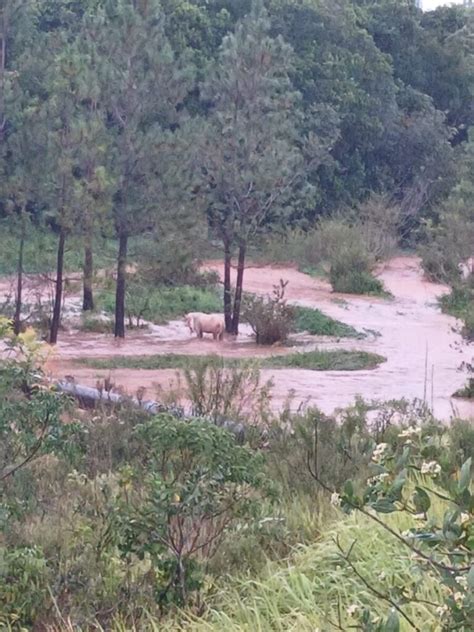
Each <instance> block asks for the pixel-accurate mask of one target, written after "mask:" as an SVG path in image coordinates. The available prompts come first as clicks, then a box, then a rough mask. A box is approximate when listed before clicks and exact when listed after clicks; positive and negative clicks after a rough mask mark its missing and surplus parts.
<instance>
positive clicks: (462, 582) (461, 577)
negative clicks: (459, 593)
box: [454, 575, 467, 590]
mask: <svg viewBox="0 0 474 632" xmlns="http://www.w3.org/2000/svg"><path fill="white" fill-rule="evenodd" d="M454 579H455V580H456V583H457V584H459V585H460V586H462V587H463V588H465V589H466V590H467V575H457V577H455V578H454Z"/></svg>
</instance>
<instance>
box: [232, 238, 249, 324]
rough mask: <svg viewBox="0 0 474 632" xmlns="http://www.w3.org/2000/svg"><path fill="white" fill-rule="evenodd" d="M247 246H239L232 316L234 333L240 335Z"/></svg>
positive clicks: (243, 244)
mask: <svg viewBox="0 0 474 632" xmlns="http://www.w3.org/2000/svg"><path fill="white" fill-rule="evenodd" d="M245 252H246V244H245V243H241V244H240V246H239V259H238V263H237V280H236V283H235V298H234V313H233V314H232V333H233V334H235V335H237V334H238V333H239V320H240V305H241V302H242V285H243V281H244V269H245Z"/></svg>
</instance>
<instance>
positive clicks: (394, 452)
mask: <svg viewBox="0 0 474 632" xmlns="http://www.w3.org/2000/svg"><path fill="white" fill-rule="evenodd" d="M399 437H400V438H401V439H402V441H400V442H399V444H398V445H397V446H396V448H392V446H391V445H390V444H388V443H386V442H381V443H379V444H377V445H376V446H375V447H374V450H373V454H372V466H371V476H370V477H369V478H368V480H367V481H366V485H364V486H363V487H362V489H360V488H359V487H358V486H356V485H354V484H353V483H352V482H351V481H347V482H346V483H345V484H344V487H343V489H342V490H341V493H340V494H338V493H336V492H334V493H333V494H332V501H333V502H334V504H336V505H340V506H341V507H342V509H343V510H344V511H346V512H352V511H357V512H360V513H362V514H363V515H364V516H366V517H367V518H370V519H371V520H372V521H374V523H376V524H378V525H379V526H382V527H383V528H384V529H385V530H386V531H387V533H388V534H390V536H391V537H392V538H394V539H395V540H397V541H399V542H401V543H403V545H404V546H405V547H406V549H408V550H409V551H411V553H412V554H413V559H414V561H415V564H416V567H417V574H418V575H419V577H420V581H419V582H417V583H416V584H414V585H412V586H410V587H409V588H408V587H407V588H405V589H404V590H402V591H401V592H400V586H397V585H392V586H390V585H388V586H386V587H385V588H384V589H383V590H382V591H381V590H377V589H374V588H370V586H371V584H370V583H369V578H367V577H364V576H363V575H362V574H361V573H360V571H359V570H358V563H357V561H356V560H354V558H353V556H352V545H349V546H347V547H346V548H345V549H343V547H341V546H340V545H339V549H340V552H341V559H342V560H343V562H344V563H345V564H347V565H348V566H349V568H350V569H352V571H353V572H354V574H355V575H356V577H357V578H358V579H359V580H360V581H361V585H364V586H366V587H367V586H369V589H370V590H371V591H372V592H373V593H374V594H375V596H376V597H377V598H379V599H380V600H381V601H382V602H383V603H389V604H391V605H392V606H393V607H394V610H392V613H391V614H390V615H389V621H390V619H391V620H393V624H392V625H397V626H399V623H398V622H399V619H400V618H402V619H404V620H405V621H406V622H407V623H408V624H409V625H410V626H411V627H412V628H413V627H415V626H414V624H413V622H412V620H411V618H410V616H409V615H408V613H407V612H406V609H405V607H404V606H406V604H407V603H408V604H409V603H415V604H416V603H418V602H419V601H420V598H422V597H421V595H420V592H421V590H422V589H423V586H424V583H425V582H429V581H431V580H432V578H433V577H436V578H437V579H438V581H439V582H440V583H441V584H442V586H443V588H444V592H443V593H442V594H441V595H440V597H439V598H438V600H437V601H435V602H434V603H433V602H431V603H430V606H431V607H432V609H433V611H435V612H436V613H437V614H438V617H439V619H440V621H441V627H442V629H443V630H453V629H469V628H470V623H469V621H471V622H472V620H473V617H474V571H473V567H472V540H473V537H474V513H473V506H474V503H473V498H472V484H473V479H472V472H471V466H472V459H471V458H468V459H467V460H466V461H465V462H464V463H463V465H462V466H461V467H458V468H456V469H455V471H454V472H452V471H450V470H448V469H447V468H446V467H443V465H442V464H441V463H440V462H439V456H440V454H441V452H442V451H443V445H442V442H438V441H437V440H436V439H437V438H433V436H432V432H431V429H428V430H426V429H424V428H423V427H422V426H410V427H408V428H406V429H405V430H403V431H402V432H401V433H400V434H399ZM453 474H454V476H453ZM315 478H316V479H318V477H317V475H315ZM323 485H324V483H323ZM326 487H327V486H326ZM439 498H441V499H442V500H443V501H444V503H443V505H442V506H441V507H440V504H439ZM398 511H404V512H406V513H407V514H410V515H414V516H415V523H414V525H413V526H412V527H411V528H409V529H407V530H405V531H402V532H400V531H397V530H394V529H393V528H391V527H390V526H389V525H388V524H387V521H386V520H384V519H383V517H384V516H385V515H386V514H391V513H394V512H398ZM395 609H396V612H395ZM371 616H372V612H371V611H370V608H360V609H358V610H357V613H354V618H355V620H356V621H358V622H360V623H362V624H363V623H365V622H367V621H371ZM384 625H385V627H384V626H383V625H382V626H378V627H376V628H371V629H375V630H381V631H382V630H386V629H387V627H388V622H387V623H386V624H384ZM365 629H367V628H365Z"/></svg>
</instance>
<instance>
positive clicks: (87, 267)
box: [82, 233, 94, 312]
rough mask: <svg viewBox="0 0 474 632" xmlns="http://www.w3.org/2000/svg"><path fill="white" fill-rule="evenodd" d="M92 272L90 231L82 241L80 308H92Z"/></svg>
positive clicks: (86, 309)
mask: <svg viewBox="0 0 474 632" xmlns="http://www.w3.org/2000/svg"><path fill="white" fill-rule="evenodd" d="M93 273H94V261H93V252H92V239H91V235H90V233H89V234H87V235H86V238H85V243H84V278H83V284H84V293H83V298H82V309H83V310H84V311H85V312H87V311H92V310H93V309H94V295H93V293H92V276H93Z"/></svg>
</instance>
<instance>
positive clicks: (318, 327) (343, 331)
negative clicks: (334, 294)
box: [294, 306, 364, 338]
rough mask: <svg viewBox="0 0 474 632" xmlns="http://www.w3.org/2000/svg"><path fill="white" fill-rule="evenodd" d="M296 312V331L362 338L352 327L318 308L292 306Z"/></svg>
mask: <svg viewBox="0 0 474 632" xmlns="http://www.w3.org/2000/svg"><path fill="white" fill-rule="evenodd" d="M294 310H295V314H296V323H295V329H296V331H301V332H302V331H307V332H308V333H309V334H311V335H312V336H335V337H337V338H363V337H364V334H361V333H359V332H358V331H357V330H356V329H354V327H351V326H350V325H346V324H345V323H342V322H341V321H339V320H335V319H334V318H331V317H330V316H326V314H323V312H321V311H319V309H311V308H310V307H300V306H296V307H294Z"/></svg>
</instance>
